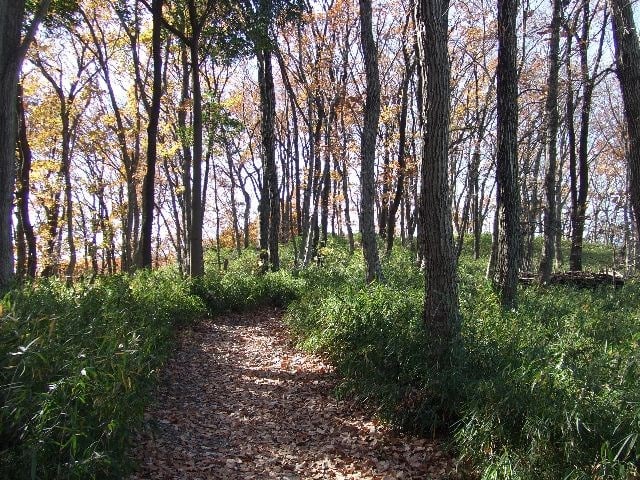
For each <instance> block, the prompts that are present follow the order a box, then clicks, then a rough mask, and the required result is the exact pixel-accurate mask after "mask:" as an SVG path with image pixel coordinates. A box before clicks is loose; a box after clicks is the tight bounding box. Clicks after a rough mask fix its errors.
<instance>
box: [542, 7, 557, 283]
mask: <svg viewBox="0 0 640 480" xmlns="http://www.w3.org/2000/svg"><path fill="white" fill-rule="evenodd" d="M552 8H553V10H552V11H553V13H552V17H551V39H550V41H549V55H548V57H547V62H548V64H549V76H548V77H547V98H546V101H545V116H546V119H547V125H546V127H547V132H546V133H547V135H546V139H545V140H546V142H545V143H546V160H547V170H546V172H545V177H544V192H545V199H546V203H545V207H544V220H543V235H544V238H543V244H542V256H541V258H540V283H542V284H547V283H549V279H550V278H551V271H552V269H553V261H554V259H555V240H556V232H557V230H558V228H559V220H560V219H559V218H558V217H557V215H556V211H557V208H556V197H557V180H556V178H557V173H556V172H557V170H558V149H557V138H558V125H559V122H560V116H559V113H558V73H559V71H560V21H561V15H562V4H561V0H552Z"/></svg>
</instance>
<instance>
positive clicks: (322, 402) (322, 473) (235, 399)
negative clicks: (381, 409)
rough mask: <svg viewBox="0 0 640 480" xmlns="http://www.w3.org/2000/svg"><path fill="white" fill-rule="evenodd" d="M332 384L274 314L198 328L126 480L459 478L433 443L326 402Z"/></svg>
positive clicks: (140, 438)
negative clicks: (399, 432) (301, 350)
mask: <svg viewBox="0 0 640 480" xmlns="http://www.w3.org/2000/svg"><path fill="white" fill-rule="evenodd" d="M337 381H338V379H337V378H336V375H335V374H334V372H333V369H332V367H331V366H330V365H328V364H327V363H325V362H324V361H323V360H322V359H321V358H320V357H318V356H314V355H309V354H305V353H302V352H300V351H297V350H296V349H295V348H293V347H292V346H291V341H290V339H289V337H288V335H287V331H286V329H285V327H284V326H283V324H282V322H281V313H280V312H279V311H277V310H268V309H267V310H259V311H255V312H250V313H243V314H228V315H224V316H221V317H217V318H216V319H213V320H203V321H201V322H199V323H198V324H196V325H195V326H194V327H192V328H190V329H187V330H185V331H183V332H182V333H181V334H180V339H179V346H178V348H177V351H176V353H175V354H174V356H173V357H172V358H171V359H170V360H169V361H168V363H167V365H166V367H165V368H164V370H163V373H162V375H161V378H160V383H159V386H158V388H157V391H156V396H155V399H154V402H153V403H152V405H151V406H150V407H149V408H148V410H147V412H146V413H145V425H144V428H143V429H142V431H141V432H139V433H138V435H137V438H136V446H135V447H134V449H133V452H132V455H133V457H134V459H135V460H136V462H137V463H138V469H137V471H136V473H135V474H133V475H132V476H131V477H130V480H141V479H159V480H160V479H190V480H198V479H202V480H204V479H247V480H250V479H263V478H275V479H282V480H285V479H286V480H303V479H304V480H306V479H376V480H377V479H381V480H382V479H384V480H387V479H388V480H392V479H423V478H424V479H444V478H458V475H457V474H456V473H455V467H454V462H453V461H452V459H451V458H450V457H448V456H447V455H446V454H444V453H443V452H442V450H441V449H440V448H439V446H438V444H437V442H434V441H431V440H425V439H422V438H418V437H412V436H408V435H403V434H398V433H396V432H393V431H392V430H390V429H389V428H387V427H385V426H384V425H381V424H380V423H379V422H377V421H376V420H375V419H372V418H370V417H368V416H367V415H366V413H365V412H363V411H362V410H361V409H360V408H358V407H356V406H355V405H354V404H353V403H352V402H349V401H343V400H337V399H336V398H335V397H333V396H332V391H333V389H334V388H335V386H336V384H337Z"/></svg>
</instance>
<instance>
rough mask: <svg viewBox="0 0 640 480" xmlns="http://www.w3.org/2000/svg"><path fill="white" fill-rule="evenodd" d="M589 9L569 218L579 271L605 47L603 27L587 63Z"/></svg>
mask: <svg viewBox="0 0 640 480" xmlns="http://www.w3.org/2000/svg"><path fill="white" fill-rule="evenodd" d="M607 18H608V14H607V12H606V10H605V16H604V20H603V23H604V24H606V22H607ZM591 21H592V17H591V9H590V7H589V1H588V0H583V3H582V33H581V37H580V39H579V42H578V48H579V52H580V77H581V78H580V80H581V83H582V105H581V109H580V136H579V138H578V177H577V180H578V185H577V196H576V202H575V204H574V205H573V206H572V207H573V211H572V218H571V220H572V221H571V256H570V258H569V263H570V269H571V270H582V249H583V241H584V225H585V219H586V212H587V195H588V189H589V126H590V125H589V124H590V120H591V118H590V117H591V104H592V101H593V91H594V89H595V86H596V76H597V75H598V68H599V65H600V60H601V57H602V48H603V45H604V37H605V30H606V29H605V27H604V25H603V26H602V30H601V31H600V41H599V43H598V48H597V50H596V55H595V59H592V60H590V59H589V57H588V55H589V51H590V50H591V48H590V38H591V33H590V26H591ZM589 63H592V64H593V71H592V72H591V73H590V72H589V67H590V65H589Z"/></svg>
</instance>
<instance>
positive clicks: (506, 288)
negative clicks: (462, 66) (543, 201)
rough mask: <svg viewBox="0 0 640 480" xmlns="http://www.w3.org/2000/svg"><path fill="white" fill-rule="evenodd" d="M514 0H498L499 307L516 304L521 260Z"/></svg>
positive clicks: (496, 280) (494, 277) (515, 3)
mask: <svg viewBox="0 0 640 480" xmlns="http://www.w3.org/2000/svg"><path fill="white" fill-rule="evenodd" d="M517 16H518V2H517V0H498V67H497V72H496V76H497V90H496V93H497V99H498V109H497V113H498V118H497V129H498V131H497V143H498V150H497V168H496V183H497V202H496V203H497V211H496V215H498V235H497V242H498V243H497V249H498V250H497V257H496V264H495V271H494V275H493V283H494V285H495V286H496V288H497V289H498V291H499V292H500V298H501V302H502V306H503V307H505V308H513V307H515V306H516V305H517V291H518V290H517V289H518V267H519V266H518V263H519V260H520V228H519V221H520V190H519V187H518V139H517V134H518V70H517V65H516V57H517V48H518V46H517V38H516V19H517Z"/></svg>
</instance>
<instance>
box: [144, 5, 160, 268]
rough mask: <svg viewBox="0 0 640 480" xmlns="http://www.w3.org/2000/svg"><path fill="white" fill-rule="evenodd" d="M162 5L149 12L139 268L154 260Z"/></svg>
mask: <svg viewBox="0 0 640 480" xmlns="http://www.w3.org/2000/svg"><path fill="white" fill-rule="evenodd" d="M162 3H163V0H153V1H152V4H151V12H152V15H153V34H152V40H151V52H152V55H153V94H152V98H151V108H150V109H149V124H148V126H147V171H146V173H145V176H144V180H143V182H142V234H141V237H140V245H139V249H140V263H139V266H140V267H141V268H151V266H152V261H153V257H152V255H151V243H152V235H153V211H154V206H155V202H154V199H155V176H156V160H157V155H158V153H157V152H158V124H159V122H160V100H161V97H162V37H161V29H162Z"/></svg>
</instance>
